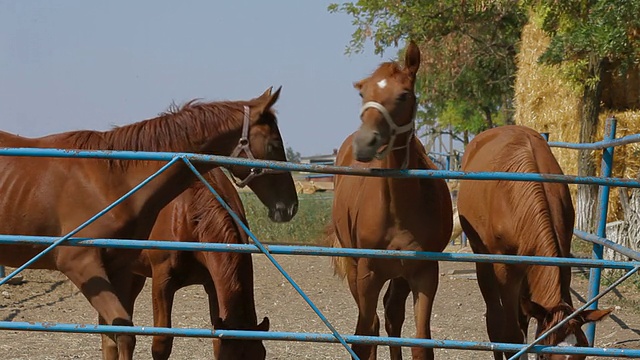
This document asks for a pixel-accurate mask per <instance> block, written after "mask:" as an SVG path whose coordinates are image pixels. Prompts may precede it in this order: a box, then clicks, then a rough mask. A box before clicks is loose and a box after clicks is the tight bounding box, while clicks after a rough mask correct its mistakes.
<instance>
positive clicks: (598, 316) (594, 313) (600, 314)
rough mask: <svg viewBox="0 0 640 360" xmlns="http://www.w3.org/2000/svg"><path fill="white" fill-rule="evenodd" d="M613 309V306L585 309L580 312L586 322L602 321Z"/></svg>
mask: <svg viewBox="0 0 640 360" xmlns="http://www.w3.org/2000/svg"><path fill="white" fill-rule="evenodd" d="M612 311H613V309H612V308H611V309H606V310H583V311H582V312H581V313H580V315H582V318H583V319H584V322H585V323H588V322H596V321H600V320H602V319H604V318H605V317H606V316H608V315H609V314H611V312H612Z"/></svg>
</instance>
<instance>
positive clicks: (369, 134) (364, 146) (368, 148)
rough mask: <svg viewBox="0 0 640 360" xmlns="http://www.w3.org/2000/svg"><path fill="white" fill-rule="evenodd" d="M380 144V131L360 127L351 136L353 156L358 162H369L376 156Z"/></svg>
mask: <svg viewBox="0 0 640 360" xmlns="http://www.w3.org/2000/svg"><path fill="white" fill-rule="evenodd" d="M381 145H382V136H381V135H380V132H378V131H374V130H365V129H360V130H358V131H357V132H356V134H355V136H354V137H353V144H352V147H353V157H355V159H356V160H358V161H360V162H370V161H371V160H373V159H374V158H375V157H377V156H378V149H379V148H380V146H381Z"/></svg>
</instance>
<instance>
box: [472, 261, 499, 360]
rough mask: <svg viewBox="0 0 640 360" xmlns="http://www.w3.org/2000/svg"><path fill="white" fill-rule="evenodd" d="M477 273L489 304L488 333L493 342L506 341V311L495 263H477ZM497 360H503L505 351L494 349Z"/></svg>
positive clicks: (486, 317) (487, 304) (486, 301)
mask: <svg viewBox="0 0 640 360" xmlns="http://www.w3.org/2000/svg"><path fill="white" fill-rule="evenodd" d="M476 274H477V278H478V286H479V287H480V292H481V293H482V297H483V298H484V302H485V304H486V306H487V313H486V314H485V321H486V325H487V334H488V335H489V340H490V341H491V342H504V339H503V336H502V330H501V329H502V325H503V324H504V312H503V309H502V301H501V300H500V286H499V284H498V279H497V278H496V273H495V272H494V269H493V264H490V263H476ZM493 357H494V359H495V360H501V359H502V358H503V353H502V352H501V351H494V352H493Z"/></svg>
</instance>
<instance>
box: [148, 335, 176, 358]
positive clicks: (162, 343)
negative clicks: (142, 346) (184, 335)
mask: <svg viewBox="0 0 640 360" xmlns="http://www.w3.org/2000/svg"><path fill="white" fill-rule="evenodd" d="M172 347H173V337H170V336H154V337H153V341H152V343H151V355H152V356H153V360H167V359H169V355H171V349H172Z"/></svg>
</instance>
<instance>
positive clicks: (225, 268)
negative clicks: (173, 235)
mask: <svg viewBox="0 0 640 360" xmlns="http://www.w3.org/2000/svg"><path fill="white" fill-rule="evenodd" d="M216 176H220V177H221V178H222V179H220V178H216ZM204 177H205V178H206V179H207V182H209V184H211V185H213V186H214V189H216V191H217V192H218V194H219V195H220V196H221V197H222V198H223V199H224V201H225V202H226V203H227V204H228V205H229V206H231V208H232V209H233V211H235V212H236V214H238V216H239V217H240V219H242V221H243V222H244V223H245V224H246V223H247V220H246V217H245V214H244V208H243V207H242V202H241V201H233V200H234V199H233V196H234V195H235V196H238V194H237V192H235V189H234V193H233V194H226V193H224V191H223V189H222V188H220V187H219V186H216V184H219V182H220V181H229V180H228V179H226V175H224V173H223V172H222V170H220V169H214V170H212V171H210V172H208V173H207V174H205V175H204ZM191 189H192V190H193V196H192V198H191V199H192V200H191V202H190V204H189V208H188V213H189V218H190V219H191V221H192V222H193V223H194V225H195V226H194V227H193V236H194V238H195V239H197V241H198V242H200V243H221V244H247V243H248V242H249V241H248V235H247V234H246V233H245V231H244V230H243V229H241V228H240V226H239V225H238V224H237V223H236V222H235V220H234V219H233V218H232V217H231V215H230V214H229V212H227V210H226V209H225V208H224V207H223V206H222V204H220V202H219V201H218V199H217V198H216V197H215V196H214V195H213V193H211V191H210V190H209V188H208V187H207V186H206V185H205V184H203V183H202V182H201V181H196V182H195V183H194V184H193V185H191ZM234 205H235V206H234ZM247 256H249V259H250V256H251V255H250V254H242V253H225V254H224V256H220V257H219V258H218V260H217V261H219V269H221V271H222V274H221V275H222V276H223V277H224V278H225V279H228V281H227V282H226V286H227V289H228V290H229V291H232V292H235V291H242V288H243V286H245V285H246V284H245V283H243V282H242V281H241V280H238V274H237V271H251V269H250V268H249V270H245V268H244V267H245V266H251V261H248V262H247V261H246V259H247ZM247 264H248V265H247ZM241 269H242V270H241Z"/></svg>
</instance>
